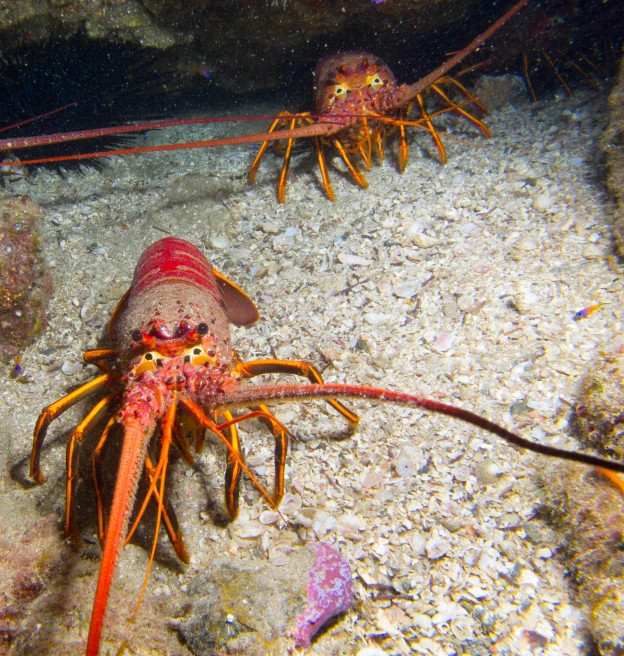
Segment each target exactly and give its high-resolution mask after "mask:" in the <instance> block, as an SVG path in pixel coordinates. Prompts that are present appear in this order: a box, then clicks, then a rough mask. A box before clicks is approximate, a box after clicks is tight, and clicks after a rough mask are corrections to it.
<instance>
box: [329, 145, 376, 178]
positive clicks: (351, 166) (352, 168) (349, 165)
mask: <svg viewBox="0 0 624 656" xmlns="http://www.w3.org/2000/svg"><path fill="white" fill-rule="evenodd" d="M332 143H333V144H334V146H335V148H336V150H337V151H338V152H339V153H340V157H342V159H343V160H344V163H345V164H346V165H347V168H348V169H349V172H350V173H351V175H352V176H353V179H354V180H355V181H356V182H357V184H358V186H360V187H361V188H362V189H368V182H366V179H365V178H364V176H363V175H362V174H361V173H360V172H359V171H358V170H357V169H356V168H355V165H354V164H353V163H352V162H351V160H350V159H349V156H348V155H347V151H346V150H345V149H344V146H343V145H342V144H341V143H340V139H332Z"/></svg>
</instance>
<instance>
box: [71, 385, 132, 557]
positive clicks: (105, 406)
mask: <svg viewBox="0 0 624 656" xmlns="http://www.w3.org/2000/svg"><path fill="white" fill-rule="evenodd" d="M120 396H121V392H112V393H111V394H108V395H107V396H105V397H104V398H103V399H101V400H100V401H98V403H96V404H95V405H94V406H93V408H91V410H90V411H89V413H88V414H87V416H86V417H85V418H84V419H83V420H82V421H81V422H80V423H79V424H78V425H77V426H76V428H74V430H73V431H72V434H71V436H70V438H69V442H68V443H67V486H66V494H65V496H66V501H65V532H66V533H67V535H68V536H69V538H70V540H71V542H72V544H73V545H74V546H76V547H78V546H80V536H79V534H78V530H77V528H76V513H75V510H74V495H75V493H76V479H77V478H78V468H79V464H80V453H79V450H78V449H77V448H76V446H81V445H82V441H83V439H84V435H85V432H86V431H87V430H88V429H89V428H91V427H92V426H93V424H95V423H96V422H97V420H98V419H99V418H100V417H101V416H102V414H104V413H105V412H107V411H108V410H109V408H110V406H111V405H112V404H113V403H114V402H115V401H116V400H117V399H118V398H119V397H120Z"/></svg>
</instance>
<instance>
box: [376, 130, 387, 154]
mask: <svg viewBox="0 0 624 656" xmlns="http://www.w3.org/2000/svg"><path fill="white" fill-rule="evenodd" d="M373 137H374V139H375V146H377V152H378V153H379V159H381V160H384V159H386V154H385V153H384V143H383V136H382V135H381V132H380V131H379V130H375V132H374V133H373Z"/></svg>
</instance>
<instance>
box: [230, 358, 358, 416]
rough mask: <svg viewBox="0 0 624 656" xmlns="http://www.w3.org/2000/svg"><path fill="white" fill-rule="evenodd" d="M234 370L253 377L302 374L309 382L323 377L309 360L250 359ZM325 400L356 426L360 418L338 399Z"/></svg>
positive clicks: (238, 374) (243, 375) (239, 363)
mask: <svg viewBox="0 0 624 656" xmlns="http://www.w3.org/2000/svg"><path fill="white" fill-rule="evenodd" d="M234 371H235V373H236V375H237V376H241V377H242V378H254V377H255V376H261V375H262V374H294V375H295V376H303V377H304V378H307V379H308V380H309V381H310V382H311V383H322V382H323V377H322V376H321V374H320V373H319V372H318V371H317V370H316V368H315V367H314V366H313V365H311V364H310V363H309V362H305V361H304V360H273V359H266V360H251V361H249V362H238V363H237V364H236V365H235V367H234ZM327 402H328V403H329V405H331V406H332V407H333V408H334V410H337V411H338V412H339V413H340V414H341V415H342V416H343V417H344V418H345V419H346V420H347V421H348V422H349V424H351V426H352V427H355V426H357V424H358V423H359V421H360V418H359V417H358V416H357V415H356V414H355V413H353V412H351V410H349V409H348V408H347V407H346V406H344V405H343V404H342V403H340V401H335V400H334V399H328V400H327Z"/></svg>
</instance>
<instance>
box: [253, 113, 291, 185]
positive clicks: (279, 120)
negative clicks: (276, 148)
mask: <svg viewBox="0 0 624 656" xmlns="http://www.w3.org/2000/svg"><path fill="white" fill-rule="evenodd" d="M280 116H282V114H280ZM283 122H284V120H283V119H282V118H276V119H275V120H274V121H273V123H271V125H270V127H269V129H268V131H267V132H268V133H269V134H270V133H271V132H273V131H275V130H276V129H277V128H278V126H279V125H280V124H281V123H283ZM268 147H269V142H268V141H264V142H263V143H262V144H261V145H260V148H259V149H258V152H257V154H256V156H255V157H254V161H253V162H252V164H251V168H250V169H249V175H248V178H247V180H248V181H249V183H250V184H253V183H254V182H255V180H256V173H258V169H259V168H260V162H262V158H263V157H264V155H265V153H266V151H267V148H268Z"/></svg>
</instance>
